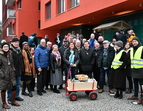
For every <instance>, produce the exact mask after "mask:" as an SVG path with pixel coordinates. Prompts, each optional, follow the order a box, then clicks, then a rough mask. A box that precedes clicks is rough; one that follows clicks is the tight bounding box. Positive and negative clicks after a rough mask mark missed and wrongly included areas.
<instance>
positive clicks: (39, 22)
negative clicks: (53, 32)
mask: <svg viewBox="0 0 143 111" xmlns="http://www.w3.org/2000/svg"><path fill="white" fill-rule="evenodd" d="M40 25H41V21H40V20H38V29H40V28H41V27H40Z"/></svg>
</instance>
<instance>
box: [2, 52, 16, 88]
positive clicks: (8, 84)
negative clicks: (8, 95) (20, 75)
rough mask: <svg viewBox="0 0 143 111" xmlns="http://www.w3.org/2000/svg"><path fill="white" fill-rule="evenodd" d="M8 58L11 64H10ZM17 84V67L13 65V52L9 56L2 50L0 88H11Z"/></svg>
mask: <svg viewBox="0 0 143 111" xmlns="http://www.w3.org/2000/svg"><path fill="white" fill-rule="evenodd" d="M8 58H9V61H10V63H11V65H8ZM15 85H16V80H15V68H14V66H13V58H12V54H11V52H9V54H8V56H5V55H4V53H3V52H2V51H0V90H7V89H11V88H12V86H15Z"/></svg>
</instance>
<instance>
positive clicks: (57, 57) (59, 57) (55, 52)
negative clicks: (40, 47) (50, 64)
mask: <svg viewBox="0 0 143 111" xmlns="http://www.w3.org/2000/svg"><path fill="white" fill-rule="evenodd" d="M52 53H53V54H54V55H55V56H56V63H57V65H58V66H60V65H61V54H60V53H59V51H52Z"/></svg>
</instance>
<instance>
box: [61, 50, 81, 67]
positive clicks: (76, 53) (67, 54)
mask: <svg viewBox="0 0 143 111" xmlns="http://www.w3.org/2000/svg"><path fill="white" fill-rule="evenodd" d="M70 54H71V53H70V49H69V48H68V49H66V50H65V52H64V56H63V61H64V63H65V67H69V66H70V62H69V56H70ZM74 55H75V56H74V64H76V65H78V64H79V52H78V51H77V50H74Z"/></svg>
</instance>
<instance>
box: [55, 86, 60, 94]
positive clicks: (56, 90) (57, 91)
mask: <svg viewBox="0 0 143 111" xmlns="http://www.w3.org/2000/svg"><path fill="white" fill-rule="evenodd" d="M53 92H54V93H60V91H59V90H58V89H57V85H54V90H53Z"/></svg>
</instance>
